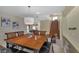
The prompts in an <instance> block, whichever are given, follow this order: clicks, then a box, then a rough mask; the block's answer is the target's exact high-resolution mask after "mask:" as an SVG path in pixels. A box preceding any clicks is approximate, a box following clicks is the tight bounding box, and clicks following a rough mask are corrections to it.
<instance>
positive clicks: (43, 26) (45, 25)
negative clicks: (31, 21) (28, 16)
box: [40, 20, 51, 33]
mask: <svg viewBox="0 0 79 59" xmlns="http://www.w3.org/2000/svg"><path fill="white" fill-rule="evenodd" d="M50 25H51V21H50V20H41V21H40V30H42V31H47V33H49V32H50Z"/></svg>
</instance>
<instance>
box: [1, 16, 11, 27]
mask: <svg viewBox="0 0 79 59" xmlns="http://www.w3.org/2000/svg"><path fill="white" fill-rule="evenodd" d="M9 26H10V18H9V17H7V16H5V17H1V27H9Z"/></svg>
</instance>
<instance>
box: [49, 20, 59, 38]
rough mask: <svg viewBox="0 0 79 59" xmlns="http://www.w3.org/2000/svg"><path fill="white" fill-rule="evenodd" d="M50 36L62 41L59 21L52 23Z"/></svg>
mask: <svg viewBox="0 0 79 59" xmlns="http://www.w3.org/2000/svg"><path fill="white" fill-rule="evenodd" d="M50 35H51V36H52V37H55V36H57V37H58V39H60V31H59V21H58V20H54V21H52V22H51V26H50Z"/></svg>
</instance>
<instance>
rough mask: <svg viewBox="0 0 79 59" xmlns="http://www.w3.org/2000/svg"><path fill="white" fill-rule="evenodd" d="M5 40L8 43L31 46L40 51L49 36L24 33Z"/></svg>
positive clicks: (25, 46)
mask: <svg viewBox="0 0 79 59" xmlns="http://www.w3.org/2000/svg"><path fill="white" fill-rule="evenodd" d="M5 41H6V43H8V44H13V45H18V46H21V47H24V48H30V49H33V51H34V52H39V51H40V49H41V47H42V46H43V44H44V43H45V42H46V41H47V37H46V36H45V35H22V36H18V37H15V38H11V39H7V40H5Z"/></svg>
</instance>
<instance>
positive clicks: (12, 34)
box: [5, 32, 18, 50]
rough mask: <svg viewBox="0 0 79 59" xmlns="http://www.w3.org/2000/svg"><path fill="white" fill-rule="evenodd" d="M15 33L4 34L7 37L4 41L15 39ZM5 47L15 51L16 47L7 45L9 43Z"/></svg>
mask: <svg viewBox="0 0 79 59" xmlns="http://www.w3.org/2000/svg"><path fill="white" fill-rule="evenodd" d="M16 33H17V32H9V33H5V35H6V36H7V38H6V39H5V40H9V39H12V38H16V37H17V35H16ZM6 46H7V48H10V49H11V50H17V49H18V48H17V45H15V44H11V43H10V44H9V43H6Z"/></svg>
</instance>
